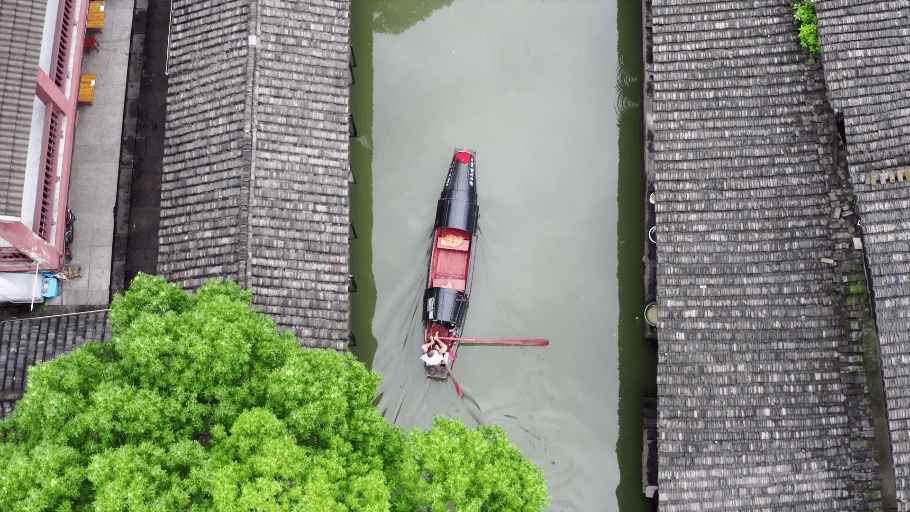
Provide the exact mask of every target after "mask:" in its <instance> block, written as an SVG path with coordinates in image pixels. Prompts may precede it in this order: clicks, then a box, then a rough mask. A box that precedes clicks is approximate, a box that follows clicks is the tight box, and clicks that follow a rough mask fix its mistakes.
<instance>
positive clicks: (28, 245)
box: [0, 220, 61, 270]
mask: <svg viewBox="0 0 910 512" xmlns="http://www.w3.org/2000/svg"><path fill="white" fill-rule="evenodd" d="M0 238H3V239H4V240H6V241H7V242H9V243H11V244H13V246H14V247H15V248H17V249H19V250H20V251H22V252H23V253H25V254H26V255H27V256H28V257H29V258H31V259H32V261H34V262H37V263H38V264H39V265H40V267H41V268H42V269H44V270H57V269H59V268H60V267H61V265H60V259H61V254H60V253H58V252H57V250H56V249H55V248H54V246H53V245H51V244H49V243H47V242H46V241H44V239H42V238H41V237H40V236H38V235H37V233H35V232H34V231H32V230H31V229H28V228H27V227H26V226H25V224H23V223H21V222H19V221H9V220H2V221H0Z"/></svg>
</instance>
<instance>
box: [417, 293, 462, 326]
mask: <svg viewBox="0 0 910 512" xmlns="http://www.w3.org/2000/svg"><path fill="white" fill-rule="evenodd" d="M424 303H425V304H426V312H427V313H426V315H427V318H425V319H424V321H430V322H446V323H449V324H452V325H453V326H455V325H461V324H462V323H464V317H465V314H467V312H468V296H467V295H466V294H465V293H464V292H460V291H458V290H455V289H454V288H428V289H427V291H426V293H424Z"/></svg>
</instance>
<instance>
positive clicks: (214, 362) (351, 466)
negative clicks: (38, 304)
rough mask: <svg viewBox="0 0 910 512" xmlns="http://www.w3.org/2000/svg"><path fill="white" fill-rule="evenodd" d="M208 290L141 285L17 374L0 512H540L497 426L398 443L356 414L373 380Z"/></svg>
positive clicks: (365, 413) (0, 438)
mask: <svg viewBox="0 0 910 512" xmlns="http://www.w3.org/2000/svg"><path fill="white" fill-rule="evenodd" d="M249 300H250V294H249V292H246V291H243V290H241V289H240V288H239V287H238V286H237V285H235V284H233V283H222V282H217V281H212V282H209V283H207V284H206V285H204V286H203V287H202V288H200V289H199V290H198V291H197V292H196V293H195V294H194V295H192V296H190V295H187V294H186V293H185V292H183V291H182V290H181V289H180V288H178V287H176V286H173V285H169V284H167V283H165V282H164V281H163V280H162V279H159V278H155V277H150V276H147V275H142V274H140V275H139V276H138V277H137V278H136V279H135V280H134V281H133V284H132V286H131V288H130V291H129V292H127V293H126V294H125V295H123V296H119V297H116V298H115V300H114V302H113V303H112V305H111V323H112V324H113V326H114V337H113V339H112V340H111V342H110V343H107V344H102V343H86V344H85V345H84V346H83V347H82V348H80V349H78V350H75V351H73V352H72V353H71V354H69V355H66V356H63V357H60V358H57V359H55V360H53V361H50V362H46V363H42V364H39V365H37V366H35V367H33V368H31V369H30V371H29V383H28V392H27V393H26V395H25V397H24V398H23V399H22V400H20V401H19V403H18V405H17V408H16V410H15V412H14V413H13V414H12V415H10V416H9V417H8V418H7V419H6V420H4V421H2V422H0V509H2V510H4V511H10V512H15V511H36V512H37V511H52V510H53V511H63V510H85V511H89V510H91V511H99V512H101V511H112V512H113V511H122V510H130V511H172V510H191V511H234V510H262V511H284V510H314V511H328V512H332V511H338V512H342V511H368V512H373V511H376V512H379V511H388V510H395V511H413V510H433V511H442V510H446V504H447V503H451V504H454V505H455V507H456V508H457V509H458V510H497V511H498V510H522V511H524V510H535V511H536V510H540V509H541V508H543V507H545V506H546V505H547V504H548V502H549V496H548V495H547V492H546V483H545V481H544V479H543V473H542V471H541V470H540V469H538V468H537V467H535V466H534V465H533V464H531V463H530V462H529V461H528V460H527V459H525V458H524V457H523V456H522V454H521V452H520V451H519V450H518V449H517V448H516V447H514V446H512V445H511V444H509V442H508V439H507V438H506V436H505V432H504V431H503V430H502V429H501V428H500V427H477V428H476V429H467V428H466V427H465V426H464V424H462V423H461V422H460V421H455V420H449V419H445V418H441V417H440V418H437V420H436V423H435V426H434V428H433V429H432V430H430V431H428V432H422V431H420V430H415V431H414V432H412V433H410V434H408V433H406V432H404V431H403V430H402V429H400V428H397V427H395V426H393V425H391V424H389V423H388V422H387V421H386V420H385V419H384V418H383V417H382V416H381V415H380V414H379V412H378V410H377V409H376V408H375V407H373V406H372V404H371V401H372V399H373V398H374V397H375V395H376V389H377V386H378V385H379V380H380V378H379V376H378V375H377V374H375V373H373V372H371V371H368V370H367V369H366V368H365V367H364V365H363V364H362V363H360V362H358V361H357V360H356V359H354V358H353V356H351V355H349V354H346V355H339V354H337V353H335V352H331V351H325V350H301V349H300V348H299V347H298V346H297V343H296V340H294V338H293V336H292V335H291V334H289V333H287V332H284V333H278V332H276V330H275V324H274V322H273V321H272V320H271V319H269V318H268V317H266V316H265V315H262V314H259V313H257V312H255V311H253V310H252V309H251V308H250V307H249Z"/></svg>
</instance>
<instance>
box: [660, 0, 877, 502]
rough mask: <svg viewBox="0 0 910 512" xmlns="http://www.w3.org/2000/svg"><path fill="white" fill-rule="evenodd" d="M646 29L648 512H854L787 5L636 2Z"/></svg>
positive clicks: (828, 247) (820, 169)
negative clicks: (650, 272)
mask: <svg viewBox="0 0 910 512" xmlns="http://www.w3.org/2000/svg"><path fill="white" fill-rule="evenodd" d="M652 24H653V36H652V37H653V38H652V40H653V104H652V112H653V127H654V128H653V159H654V164H653V179H654V187H655V190H656V196H657V202H656V205H655V209H656V223H657V226H658V228H657V230H658V231H657V240H658V243H657V260H658V269H657V272H658V275H657V297H658V304H659V326H658V327H659V329H658V338H659V340H658V347H659V348H658V358H659V359H658V361H659V362H658V376H657V385H658V401H659V419H658V429H659V435H660V438H659V444H658V452H659V484H660V499H661V504H660V508H661V510H662V511H670V512H678V511H695V510H794V511H795V510H800V511H826V512H827V511H835V510H856V509H857V508H856V506H857V504H858V503H865V502H867V501H868V500H867V499H866V498H865V496H864V495H863V492H861V491H859V490H858V486H857V485H856V480H861V481H867V480H873V479H876V478H877V474H876V472H875V465H874V464H875V463H874V461H872V460H871V458H870V457H871V454H870V452H869V451H868V450H866V451H863V450H858V449H855V446H853V445H851V440H855V438H854V437H853V436H854V434H855V433H856V432H859V431H862V430H863V429H864V428H865V427H867V426H868V425H867V423H868V420H867V419H866V418H863V417H862V415H861V414H859V415H857V414H856V413H857V411H861V410H862V408H861V407H860V406H858V404H862V403H864V402H862V400H864V399H865V397H864V396H863V395H862V394H861V393H860V396H859V397H854V396H853V395H854V394H855V393H854V390H853V388H852V387H850V386H849V384H848V383H849V382H850V381H851V379H853V376H852V375H847V374H846V373H845V369H844V368H845V365H844V364H842V361H841V350H843V349H844V347H845V346H848V345H849V340H848V337H847V335H846V333H845V330H844V325H843V324H844V322H843V317H842V315H841V314H840V311H839V307H840V306H839V304H840V302H839V299H838V298H837V297H835V296H833V295H832V293H831V290H832V288H833V284H834V283H835V280H836V279H837V278H838V274H837V272H838V269H839V267H836V266H833V265H829V264H827V263H825V262H823V261H822V259H823V258H828V257H829V256H831V255H832V253H835V252H837V251H838V250H841V249H842V247H843V245H844V244H843V243H840V242H838V240H837V239H838V238H839V237H841V236H842V235H840V234H836V233H835V228H837V229H839V228H840V224H834V227H832V223H831V214H832V207H831V199H832V198H831V197H830V196H829V183H828V181H827V172H828V171H827V169H829V167H830V164H831V163H832V162H833V158H832V149H831V141H832V140H833V137H834V135H833V134H834V130H835V126H834V124H833V120H832V118H831V117H830V116H826V115H824V113H823V110H824V108H825V105H824V81H823V80H822V76H821V72H820V68H819V66H818V65H808V64H807V63H806V59H805V57H804V56H803V54H802V52H801V50H800V47H799V43H798V41H797V39H796V36H795V28H794V22H793V8H792V3H790V4H788V3H786V2H779V1H776V0H755V1H752V2H748V7H747V8H744V5H742V4H741V3H728V4H723V3H721V4H718V3H717V2H713V1H706V0H697V1H693V0H653V2H652ZM853 369H855V367H854V368H853ZM848 388H849V389H850V391H849V392H848ZM848 395H849V396H848ZM873 488H874V486H873Z"/></svg>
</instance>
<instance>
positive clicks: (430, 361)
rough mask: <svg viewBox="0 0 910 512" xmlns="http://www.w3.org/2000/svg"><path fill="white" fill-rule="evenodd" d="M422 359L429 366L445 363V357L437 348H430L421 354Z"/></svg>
mask: <svg viewBox="0 0 910 512" xmlns="http://www.w3.org/2000/svg"><path fill="white" fill-rule="evenodd" d="M420 360H421V361H423V362H424V363H426V364H427V365H429V366H439V365H440V364H443V361H444V360H445V357H444V356H443V355H442V354H440V353H439V352H437V351H435V350H428V351H427V353H426V354H424V355H422V356H420Z"/></svg>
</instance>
